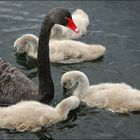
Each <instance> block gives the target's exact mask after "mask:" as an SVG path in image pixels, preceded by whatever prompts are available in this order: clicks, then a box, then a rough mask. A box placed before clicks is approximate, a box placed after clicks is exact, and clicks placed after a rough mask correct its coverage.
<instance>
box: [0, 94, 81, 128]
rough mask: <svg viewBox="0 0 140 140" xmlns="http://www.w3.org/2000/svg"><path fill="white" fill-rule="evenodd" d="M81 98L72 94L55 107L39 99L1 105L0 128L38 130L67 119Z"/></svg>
mask: <svg viewBox="0 0 140 140" xmlns="http://www.w3.org/2000/svg"><path fill="white" fill-rule="evenodd" d="M79 103H80V101H79V99H78V98H77V97H75V96H71V97H69V98H66V99H64V100H62V101H61V102H60V103H59V104H58V105H57V106H56V107H55V108H54V107H52V106H49V105H46V104H42V103H39V102H37V101H21V102H19V103H17V104H15V105H12V106H9V107H0V128H8V129H16V130H17V131H27V130H28V131H37V130H40V129H41V127H42V126H48V125H51V124H54V123H56V122H58V121H62V120H66V119H67V116H68V113H69V111H70V110H73V109H75V108H77V107H78V106H79Z"/></svg>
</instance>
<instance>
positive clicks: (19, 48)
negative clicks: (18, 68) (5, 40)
mask: <svg viewBox="0 0 140 140" xmlns="http://www.w3.org/2000/svg"><path fill="white" fill-rule="evenodd" d="M29 46H31V47H37V46H38V38H37V37H36V36H35V35H33V34H25V35H22V36H21V37H19V38H17V39H16V41H15V42H14V50H15V53H16V54H23V53H26V52H27V51H28V47H29Z"/></svg>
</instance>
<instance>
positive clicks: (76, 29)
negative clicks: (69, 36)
mask: <svg viewBox="0 0 140 140" xmlns="http://www.w3.org/2000/svg"><path fill="white" fill-rule="evenodd" d="M67 27H68V28H70V29H71V30H73V31H74V32H76V33H79V29H78V28H77V26H76V25H75V24H74V22H73V20H72V18H68V25H67Z"/></svg>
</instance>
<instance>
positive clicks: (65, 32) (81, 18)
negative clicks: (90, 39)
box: [51, 9, 89, 40]
mask: <svg viewBox="0 0 140 140" xmlns="http://www.w3.org/2000/svg"><path fill="white" fill-rule="evenodd" d="M72 18H73V20H74V23H75V24H76V26H77V27H78V29H79V30H80V32H79V33H74V32H72V31H71V30H70V29H68V28H66V27H64V26H61V25H58V24H56V25H55V26H54V27H53V28H52V31H51V38H53V39H59V40H61V39H78V38H81V37H82V36H83V35H85V34H86V32H87V28H88V25H89V17H88V15H87V14H86V13H85V12H84V11H83V10H82V9H77V10H75V11H74V12H73V14H72Z"/></svg>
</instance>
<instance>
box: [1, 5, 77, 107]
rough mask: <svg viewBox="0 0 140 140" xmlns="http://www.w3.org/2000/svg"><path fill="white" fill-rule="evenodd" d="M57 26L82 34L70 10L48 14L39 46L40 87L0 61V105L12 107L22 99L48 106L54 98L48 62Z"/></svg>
mask: <svg viewBox="0 0 140 140" xmlns="http://www.w3.org/2000/svg"><path fill="white" fill-rule="evenodd" d="M54 24H60V25H63V26H67V27H69V28H70V29H72V30H73V31H75V32H79V30H78V28H77V27H76V25H75V24H74V22H73V20H72V17H71V14H70V12H69V11H68V10H66V9H62V8H55V9H52V10H50V11H49V12H48V15H47V16H46V17H45V20H44V21H43V23H42V26H41V31H40V35H39V44H38V45H39V47H38V56H37V57H38V58H37V61H38V77H39V86H37V85H35V84H34V83H33V82H32V81H31V80H30V79H28V78H27V77H26V75H24V74H23V73H22V72H21V71H19V70H18V69H17V68H15V67H14V66H12V65H11V64H9V63H8V62H6V61H4V60H2V59H1V58H0V104H1V105H10V104H15V103H17V102H19V101H21V100H37V101H40V102H43V103H49V102H50V101H51V100H52V99H53V97H54V84H53V80H52V77H51V69H50V59H49V37H50V32H51V29H52V27H53V26H54Z"/></svg>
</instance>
